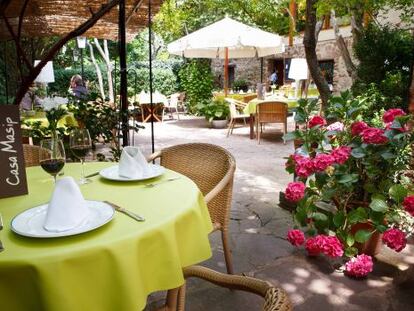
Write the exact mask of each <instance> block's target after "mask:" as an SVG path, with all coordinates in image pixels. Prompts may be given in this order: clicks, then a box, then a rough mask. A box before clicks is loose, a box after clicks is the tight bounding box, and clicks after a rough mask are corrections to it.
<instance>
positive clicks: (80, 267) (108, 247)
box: [0, 162, 212, 311]
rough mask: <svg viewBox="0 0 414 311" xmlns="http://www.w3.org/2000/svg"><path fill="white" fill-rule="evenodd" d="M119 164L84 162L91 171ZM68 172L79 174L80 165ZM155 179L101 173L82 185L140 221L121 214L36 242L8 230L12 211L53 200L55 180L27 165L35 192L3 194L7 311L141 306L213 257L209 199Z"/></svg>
mask: <svg viewBox="0 0 414 311" xmlns="http://www.w3.org/2000/svg"><path fill="white" fill-rule="evenodd" d="M111 165H113V163H105V162H100V163H86V171H87V172H86V173H87V174H88V173H92V172H96V171H99V170H101V169H103V168H105V167H108V166H111ZM64 172H65V175H69V176H73V177H74V178H78V177H79V172H80V164H79V163H72V164H66V166H65V167H64ZM177 175H179V174H178V173H176V172H173V171H169V170H167V172H166V173H165V174H164V175H163V176H161V177H159V178H157V179H153V180H151V181H141V182H130V183H129V182H128V183H124V182H113V181H107V180H104V179H102V178H101V177H99V176H96V177H92V179H93V182H92V183H90V184H87V185H82V186H81V187H80V189H81V191H82V193H83V195H84V197H85V198H86V199H89V200H102V201H103V200H107V201H110V202H112V203H115V204H117V205H119V206H122V207H124V208H126V209H128V210H131V211H133V212H136V213H138V214H141V215H143V216H144V217H145V218H146V221H145V222H137V221H135V220H133V219H132V218H129V217H128V216H126V215H124V214H121V213H118V212H116V214H115V217H114V219H113V220H112V221H111V222H110V223H108V224H107V225H105V226H103V227H101V228H99V229H96V230H94V231H91V232H89V233H84V234H80V235H77V236H72V237H64V238H55V239H35V238H26V237H22V236H18V235H17V234H15V233H13V232H12V231H11V230H10V222H11V220H12V218H13V217H14V216H16V215H17V214H19V213H20V212H22V211H23V210H25V209H28V208H30V207H34V206H38V205H40V204H42V203H45V202H47V201H48V200H49V198H50V197H51V194H52V190H53V181H52V178H51V177H50V176H48V175H47V174H46V173H45V172H44V171H43V170H42V169H41V168H40V167H31V168H28V169H27V177H28V186H29V194H28V195H24V196H19V197H13V198H7V199H0V213H1V214H2V216H3V221H4V229H3V230H2V231H0V239H1V240H2V242H3V245H4V247H5V250H4V251H3V252H1V253H0V302H1V309H2V310H13V311H19V310H22V311H23V310H24V311H27V310H59V311H65V310H71V311H73V310H99V311H104V310H108V311H113V310H123V311H128V310H134V311H136V310H142V309H143V308H144V307H145V304H146V298H147V295H148V294H149V293H151V292H154V291H158V290H166V289H172V288H176V287H179V286H180V285H182V284H183V282H184V280H183V275H182V267H185V266H189V265H192V264H196V263H199V262H201V261H204V260H206V259H208V258H209V257H211V249H210V243H209V240H208V234H209V233H210V232H211V231H212V225H211V220H210V216H209V213H208V210H207V206H206V204H205V201H204V198H203V196H202V194H201V192H200V191H199V189H198V188H197V186H196V185H195V184H194V183H193V182H192V181H191V180H190V179H188V178H187V177H185V176H182V175H179V176H180V177H181V178H180V179H178V180H175V181H172V182H167V183H163V184H160V185H158V186H155V187H153V188H149V187H145V186H144V184H145V183H148V182H152V181H154V180H155V181H156V180H162V179H166V178H169V177H173V176H177Z"/></svg>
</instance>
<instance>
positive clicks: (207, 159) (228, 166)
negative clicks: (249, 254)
mask: <svg viewBox="0 0 414 311" xmlns="http://www.w3.org/2000/svg"><path fill="white" fill-rule="evenodd" d="M156 158H160V162H161V163H160V164H161V165H162V166H164V167H166V168H168V169H171V170H173V171H176V172H178V173H180V174H183V175H185V176H187V177H188V178H190V179H191V180H193V181H194V182H195V183H196V185H197V186H198V187H199V188H200V190H201V192H202V193H203V195H204V197H205V200H206V203H207V206H208V210H209V212H210V217H211V221H212V223H213V228H214V231H216V230H220V231H221V238H222V241H223V249H224V256H225V260H226V268H227V272H228V273H230V274H232V273H233V265H232V260H231V252H230V246H229V241H228V225H229V220H230V208H231V199H232V192H233V178H234V171H235V169H236V162H235V160H234V157H233V156H232V155H231V154H230V153H229V152H228V151H226V150H225V149H223V148H221V147H219V146H216V145H211V144H202V143H192V144H183V145H176V146H172V147H169V148H165V149H163V150H161V151H159V152H156V153H154V154H153V155H151V156H150V158H149V160H148V161H152V160H154V159H156Z"/></svg>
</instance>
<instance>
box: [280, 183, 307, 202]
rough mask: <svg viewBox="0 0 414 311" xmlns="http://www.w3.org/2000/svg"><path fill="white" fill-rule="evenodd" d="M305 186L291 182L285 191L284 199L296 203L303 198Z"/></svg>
mask: <svg viewBox="0 0 414 311" xmlns="http://www.w3.org/2000/svg"><path fill="white" fill-rule="evenodd" d="M305 189H306V186H305V184H304V183H303V182H300V181H299V182H291V183H289V184H288V186H287V188H286V190H285V197H286V199H288V200H289V201H292V202H298V201H300V200H302V199H303V197H304V196H305Z"/></svg>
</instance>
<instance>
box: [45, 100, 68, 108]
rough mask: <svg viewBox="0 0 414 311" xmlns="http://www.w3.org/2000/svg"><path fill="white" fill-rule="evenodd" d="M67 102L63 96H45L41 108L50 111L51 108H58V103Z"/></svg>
mask: <svg viewBox="0 0 414 311" xmlns="http://www.w3.org/2000/svg"><path fill="white" fill-rule="evenodd" d="M67 103H68V100H67V98H63V97H46V98H45V99H43V101H42V106H43V110H45V111H50V110H52V109H58V108H59V106H60V105H65V104H67Z"/></svg>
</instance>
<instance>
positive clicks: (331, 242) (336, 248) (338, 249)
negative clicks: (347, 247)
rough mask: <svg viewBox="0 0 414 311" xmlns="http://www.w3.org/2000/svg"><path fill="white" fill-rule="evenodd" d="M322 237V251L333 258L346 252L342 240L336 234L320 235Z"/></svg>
mask: <svg viewBox="0 0 414 311" xmlns="http://www.w3.org/2000/svg"><path fill="white" fill-rule="evenodd" d="M318 237H319V239H322V242H321V243H320V246H321V250H322V253H324V254H325V255H326V256H328V257H331V258H337V257H341V256H342V255H343V254H344V248H343V246H342V243H341V241H339V239H338V238H337V237H336V236H326V235H319V236H318Z"/></svg>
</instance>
